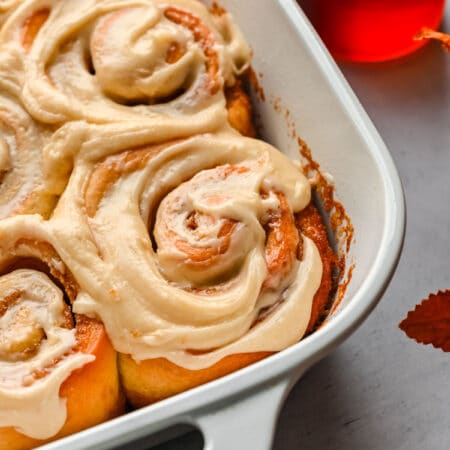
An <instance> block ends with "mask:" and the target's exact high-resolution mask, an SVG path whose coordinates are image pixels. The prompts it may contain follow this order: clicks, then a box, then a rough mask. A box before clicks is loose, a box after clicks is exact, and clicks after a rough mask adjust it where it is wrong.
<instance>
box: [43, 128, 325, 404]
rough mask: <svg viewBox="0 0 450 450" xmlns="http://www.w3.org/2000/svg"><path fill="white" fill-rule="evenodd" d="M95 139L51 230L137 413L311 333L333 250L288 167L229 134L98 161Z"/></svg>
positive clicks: (298, 176) (80, 303) (295, 170)
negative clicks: (117, 354) (114, 354)
mask: <svg viewBox="0 0 450 450" xmlns="http://www.w3.org/2000/svg"><path fill="white" fill-rule="evenodd" d="M106 142H107V141H105V145H106ZM99 145H100V141H99V140H96V141H92V142H91V143H90V146H91V147H93V146H96V153H95V151H94V150H95V149H94V148H90V147H89V145H87V144H86V145H85V147H84V149H83V151H82V152H81V153H80V155H79V157H78V159H77V160H76V164H75V168H74V172H73V174H72V176H71V179H70V182H69V184H68V186H67V188H66V190H65V192H64V194H63V196H62V197H61V200H60V202H59V204H58V207H57V208H56V210H55V213H54V216H53V218H52V223H51V227H52V233H53V236H54V242H55V245H56V246H57V248H58V251H59V252H60V253H61V255H63V258H64V260H65V261H66V263H67V264H68V266H69V267H70V268H71V270H72V271H73V272H74V273H76V274H77V281H78V282H79V283H80V286H81V289H82V291H83V292H82V294H80V295H78V297H77V299H76V300H75V302H74V310H75V311H76V312H77V313H80V314H87V315H90V316H91V315H96V316H98V317H99V318H101V320H102V321H103V323H104V324H105V327H106V329H107V332H108V335H109V336H110V338H111V340H112V342H113V345H114V347H115V348H116V349H117V350H118V351H119V352H120V353H121V356H120V364H121V371H122V381H123V383H124V387H125V390H126V391H127V394H128V398H129V400H130V401H131V402H132V403H133V404H134V405H136V406H138V405H143V404H147V403H150V402H153V401H156V400H159V399H161V398H164V397H167V396H169V395H173V394H175V393H177V392H180V391H182V390H184V389H186V388H189V387H192V386H195V385H197V384H199V383H202V382H205V381H208V380H210V379H213V378H216V377H217V376H220V375H223V374H225V373H228V372H230V371H233V370H236V369H237V368H240V367H243V366H245V365H247V364H249V363H251V362H253V361H256V360H258V359H261V358H263V357H264V356H267V355H268V354H270V353H272V352H276V351H280V350H283V349H284V348H286V347H288V346H289V345H292V344H294V343H296V342H297V341H298V340H300V339H301V337H302V336H303V335H304V334H305V333H306V332H308V331H310V330H311V329H312V326H314V323H312V322H311V320H312V319H311V317H312V315H311V312H312V311H316V312H314V314H313V317H314V318H315V319H314V321H316V319H317V318H318V315H319V314H320V311H322V310H323V307H324V305H325V303H326V302H327V299H328V295H329V291H330V284H331V281H330V280H324V281H323V278H327V277H330V270H331V269H330V267H331V265H332V256H330V255H332V250H331V248H330V246H329V243H328V240H327V238H326V233H325V228H324V226H323V223H322V222H321V220H320V216H318V213H317V210H315V208H313V207H308V205H310V203H311V188H310V184H309V182H308V180H307V179H306V178H305V177H304V175H303V174H302V173H301V170H300V168H299V166H298V165H296V164H294V163H293V162H292V161H291V160H290V159H289V158H287V157H286V156H284V155H283V154H282V153H280V152H279V151H278V150H276V149H274V148H273V147H271V146H270V145H269V144H266V143H264V142H262V141H258V140H255V139H249V138H243V137H241V136H239V135H238V134H237V133H232V132H226V133H221V134H216V135H211V134H206V135H199V136H195V137H192V138H189V139H186V140H178V141H173V142H170V143H166V144H162V145H158V146H147V147H141V148H137V149H132V150H124V151H121V152H116V153H115V154H112V155H111V154H109V155H107V154H108V151H107V150H108V149H103V151H104V153H105V154H106V155H107V156H102V157H98V156H99V154H100V153H99V152H100V150H99V148H98V147H99ZM109 145H112V144H109ZM109 150H110V149H109ZM93 155H95V156H96V158H94V157H93ZM302 212H303V213H302ZM302 214H303V215H302ZM315 220H316V221H317V220H319V221H320V225H321V227H320V226H319V228H317V227H315V226H314V225H313V222H314V221H315ZM67 223H71V224H72V228H71V229H70V231H68V228H67ZM310 226H312V227H313V228H314V229H316V228H317V231H316V233H315V234H314V233H312V232H311V230H310V229H309V227H310ZM316 242H317V243H318V244H319V243H320V242H321V244H323V245H316ZM321 286H324V288H323V289H321ZM319 292H320V294H319V295H316V293H319Z"/></svg>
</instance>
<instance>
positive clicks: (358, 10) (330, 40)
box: [298, 0, 445, 61]
mask: <svg viewBox="0 0 450 450" xmlns="http://www.w3.org/2000/svg"><path fill="white" fill-rule="evenodd" d="M298 3H299V4H300V6H301V7H302V8H303V10H304V11H305V13H306V14H307V16H308V17H309V19H310V20H311V22H312V24H313V25H314V27H315V28H316V30H317V31H318V33H319V35H320V36H321V38H322V39H323V41H324V42H325V45H326V46H327V47H328V49H329V50H330V52H331V53H332V54H333V56H334V57H336V58H338V59H343V60H350V61H386V60H389V59H394V58H398V57H400V56H403V55H406V54H408V53H410V52H412V51H414V50H416V49H418V48H419V47H421V46H422V45H424V44H425V42H426V41H416V40H414V39H413V37H414V36H415V35H416V34H417V33H418V32H419V31H420V30H421V28H422V27H428V28H431V29H437V28H438V27H439V24H440V23H441V20H442V16H443V12H444V5H445V0H298Z"/></svg>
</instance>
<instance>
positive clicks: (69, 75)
mask: <svg viewBox="0 0 450 450" xmlns="http://www.w3.org/2000/svg"><path fill="white" fill-rule="evenodd" d="M0 41H1V42H3V43H6V44H7V45H8V46H9V48H10V50H11V51H16V52H21V54H22V56H23V58H24V59H26V61H27V63H26V65H25V74H24V81H23V92H22V101H23V103H24V104H25V105H26V108H27V109H28V110H29V111H30V113H31V114H32V116H33V117H34V118H36V119H37V120H39V121H41V122H44V123H56V124H61V123H64V122H67V121H71V120H77V119H82V120H87V121H89V122H91V123H92V122H93V123H109V122H118V121H124V120H127V121H130V120H137V121H139V122H140V123H141V126H146V124H147V123H148V122H150V121H151V122H152V123H154V122H155V121H156V122H157V123H159V125H160V127H162V128H164V127H166V128H167V127H169V128H170V129H171V130H172V132H173V137H181V136H187V135H192V134H195V133H201V132H205V131H211V130H214V129H215V128H217V127H220V126H221V125H222V124H223V122H224V121H226V117H227V111H226V108H225V95H224V91H225V90H226V89H227V88H228V87H231V86H234V87H235V88H236V87H237V88H238V87H239V85H236V77H237V76H239V74H241V73H242V72H243V71H244V70H245V69H246V68H247V67H248V64H249V60H250V54H251V52H250V48H249V46H248V45H247V43H246V42H245V40H244V38H243V37H242V34H241V33H240V31H239V30H238V28H237V27H236V25H235V24H234V22H233V20H232V19H231V16H230V15H229V14H220V15H218V14H214V13H212V12H209V11H208V10H207V8H206V7H205V6H204V5H203V4H202V3H201V2H199V1H197V0H171V1H167V0H123V1H121V2H118V1H116V0H102V1H98V0H65V1H58V0H46V1H43V0H34V1H31V0H30V1H27V2H26V3H25V4H24V5H22V7H21V8H19V9H18V10H17V11H16V12H15V14H14V15H13V16H12V17H10V19H9V20H8V21H7V23H6V24H5V26H4V28H3V31H2V33H1V39H0ZM11 70H14V67H11ZM242 92H243V91H242V90H241V93H242ZM230 95H233V94H232V93H230Z"/></svg>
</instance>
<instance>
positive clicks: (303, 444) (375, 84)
mask: <svg viewBox="0 0 450 450" xmlns="http://www.w3.org/2000/svg"><path fill="white" fill-rule="evenodd" d="M449 24H450V11H449V10H448V11H447V23H446V25H444V29H447V30H450V26H449ZM341 69H342V71H343V72H344V75H345V76H346V78H347V79H348V81H349V83H350V85H351V86H352V87H353V89H354V91H355V92H356V94H357V96H358V97H359V99H360V101H361V103H362V104H363V106H364V107H365V108H366V110H367V112H368V113H369V115H370V117H371V118H372V120H373V122H374V123H375V126H376V127H377V128H378V130H379V132H380V134H381V136H382V137H383V138H384V140H385V142H386V144H387V146H388V147H389V149H390V150H391V153H392V155H393V158H394V160H395V162H396V164H397V167H398V170H399V172H400V176H401V178H402V180H403V184H404V188H405V193H406V200H407V208H408V216H407V217H408V219H407V220H408V225H407V233H406V241H405V247H404V251H403V255H402V258H401V260H400V264H399V266H398V270H397V273H396V275H395V277H394V279H393V281H392V283H391V285H390V287H389V288H388V290H387V291H386V294H385V295H384V298H383V299H382V301H381V303H380V304H379V306H378V307H377V309H376V310H375V311H374V312H373V313H372V315H371V316H370V317H369V319H368V320H367V321H366V322H365V323H364V324H363V325H362V326H361V328H360V329H359V330H358V331H357V332H356V333H355V334H353V335H352V336H351V337H350V339H348V340H347V341H346V342H345V343H344V344H343V345H342V346H341V347H339V349H338V350H336V351H335V352H334V353H333V354H332V355H331V356H329V357H328V358H326V359H325V360H323V361H322V362H321V363H319V364H317V365H316V366H315V367H314V368H312V369H311V370H310V371H309V372H308V373H307V374H306V375H305V377H304V378H303V379H302V380H300V381H299V382H298V383H297V385H296V386H295V387H294V389H293V390H292V392H291V394H290V396H289V397H288V399H287V401H286V404H285V406H284V408H283V410H282V412H281V416H280V419H279V422H278V426H277V432H276V436H275V443H274V450H294V449H296V450H298V449H302V450H309V449H315V450H317V449H320V450H322V449H336V450H356V449H358V450H359V449H364V450H371V449H373V450H381V449H389V450H390V449H395V450H415V449H425V450H438V449H439V450H441V449H446V448H450V414H449V404H450V354H446V353H443V352H441V351H439V350H435V349H434V348H432V347H430V346H427V347H425V346H420V345H418V344H416V343H415V342H414V341H412V340H409V339H408V338H407V337H406V336H405V335H404V334H403V333H402V332H401V331H400V330H399V329H398V323H399V322H400V321H401V320H402V319H403V318H404V317H405V316H406V313H407V312H408V310H410V309H412V308H413V307H414V305H415V304H416V303H418V302H419V301H420V300H421V299H422V298H425V297H427V296H428V294H429V293H430V292H435V291H437V290H439V289H446V288H450V239H448V237H447V235H448V232H449V230H450V126H449V125H450V54H446V53H445V52H444V51H443V50H442V49H441V48H440V47H439V46H438V45H436V44H434V45H433V44H431V45H427V46H426V47H425V48H424V49H422V50H420V51H418V52H416V53H415V54H413V55H411V56H409V57H406V58H403V59H401V60H398V61H394V62H390V63H383V64H376V65H356V64H355V65H353V64H342V65H341ZM199 448H201V437H200V435H199V433H190V434H188V435H186V436H184V437H182V438H179V439H177V440H176V441H172V442H170V443H167V444H164V445H160V446H158V447H155V449H156V450H176V449H185V450H194V449H199Z"/></svg>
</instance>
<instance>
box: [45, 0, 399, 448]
mask: <svg viewBox="0 0 450 450" xmlns="http://www.w3.org/2000/svg"><path fill="white" fill-rule="evenodd" d="M221 4H222V5H223V6H224V7H226V8H227V9H228V10H229V11H230V12H231V13H233V15H234V16H235V18H236V19H237V21H238V22H239V24H240V25H241V27H242V29H243V31H244V33H245V35H246V36H247V38H248V39H249V41H250V42H251V44H252V47H253V49H254V68H255V69H256V72H258V73H262V74H263V77H262V80H261V81H262V85H263V87H264V91H265V93H266V99H267V100H266V102H262V103H260V104H259V113H260V115H261V118H262V121H263V124H264V133H265V137H266V138H267V139H268V140H269V141H270V142H271V143H273V144H275V145H276V146H277V147H278V148H280V149H282V150H283V151H286V153H288V154H289V155H290V156H292V157H297V156H298V155H297V154H298V145H297V143H296V140H295V139H293V138H292V135H291V128H292V121H294V122H295V124H296V130H297V132H298V134H299V135H300V136H302V138H303V139H305V140H306V142H307V143H308V144H309V146H310V147H311V148H312V149H313V154H314V158H315V159H316V160H318V161H319V162H320V164H321V166H322V169H323V170H324V171H327V172H330V173H332V174H333V177H334V181H335V185H336V191H337V195H338V197H339V199H340V200H341V201H342V203H343V204H344V205H345V207H346V209H347V212H348V214H349V215H350V217H351V219H352V222H353V225H354V227H355V240H354V242H353V245H352V250H351V252H350V254H349V256H348V258H349V262H354V263H355V265H356V268H355V270H354V273H353V278H352V280H351V283H350V284H349V286H348V289H347V293H346V296H345V298H344V300H343V302H342V304H341V306H340V308H339V310H338V311H337V313H336V314H335V315H334V316H333V317H332V319H331V320H330V321H329V323H328V324H327V325H326V326H325V327H323V328H321V329H320V330H319V331H317V332H316V333H314V334H313V335H311V336H309V337H307V338H306V339H304V340H303V341H301V342H299V343H298V344H297V345H295V346H293V347H291V348H289V349H287V350H285V351H283V352H281V353H279V354H276V355H274V356H272V357H270V358H268V359H266V360H264V361H262V362H259V363H257V364H255V365H253V366H251V367H248V368H246V369H244V370H241V371H239V372H236V373H234V374H232V375H229V376H227V377H224V378H222V379H219V380H217V381H214V382H212V383H209V384H207V385H205V386H201V387H199V388H196V389H193V390H191V391H188V392H186V393H184V394H181V395H178V396H176V397H174V398H171V399H168V400H165V401H162V402H160V403H157V404H155V405H153V406H149V407H147V408H143V409H141V410H138V411H135V412H132V413H130V414H127V415H125V416H122V417H120V418H118V419H115V420H113V421H110V422H108V423H105V424H103V425H100V426H97V427H94V428H91V429H89V430H86V431H84V432H81V433H78V434H76V435H73V436H71V437H68V438H66V439H63V440H60V441H57V442H54V443H52V444H49V445H47V446H45V448H46V449H48V450H50V449H55V450H56V449H66V448H71V449H82V448H83V449H84V448H95V449H104V448H111V447H115V446H119V445H122V444H124V443H127V442H132V441H133V440H135V439H138V438H141V437H142V436H145V435H148V434H151V433H154V432H156V431H158V430H162V429H165V428H167V427H169V426H172V425H177V424H183V423H188V424H193V425H194V426H196V427H198V428H200V429H201V431H202V433H203V434H204V437H205V448H207V449H209V450H212V449H214V450H225V449H231V448H233V449H235V450H238V449H257V450H264V449H268V448H270V445H271V442H272V436H273V427H274V423H275V420H276V417H277V414H278V411H279V408H280V405H281V403H282V400H283V399H284V397H285V395H286V394H287V392H288V390H289V388H290V387H291V386H292V385H293V383H294V382H296V381H297V380H298V378H299V377H300V376H301V375H302V374H303V373H304V372H305V371H306V370H307V369H308V368H309V367H310V366H311V365H312V364H314V363H315V362H317V361H318V360H319V359H321V358H323V357H324V356H325V355H326V354H327V353H329V352H330V351H331V350H332V349H333V348H334V347H336V346H337V345H338V344H339V343H340V342H342V341H343V340H344V339H345V338H346V337H347V336H348V335H349V334H350V333H351V332H352V331H354V330H355V328H356V327H357V326H358V325H359V324H360V323H361V322H362V320H363V319H364V318H365V317H366V316H367V315H368V314H369V312H370V311H371V310H372V308H373V307H374V306H375V304H376V303H377V301H378V299H379V298H380V296H381V295H382V293H383V291H384V289H385V288H386V285H387V283H388V282H389V280H390V278H391V276H392V274H393V272H394V269H395V266H396V263H397V259H398V257H399V254H400V250H401V246H402V241H403V235H404V213H405V210H404V201H403V194H402V188H401V184H400V180H399V177H398V175H397V172H396V169H395V167H394V165H393V162H392V160H391V157H390V155H389V152H388V150H387V149H386V147H385V145H384V143H383V142H382V140H381V138H380V137H379V135H378V133H377V132H376V130H375V128H374V127H373V125H372V123H371V122H370V120H369V118H368V117H367V115H366V113H365V112H364V111H363V109H362V108H361V106H360V104H359V102H358V100H357V99H356V97H355V96H354V94H353V93H352V91H351V89H350V88H349V87H348V85H347V83H346V82H345V80H344V79H343V77H342V75H341V74H340V72H339V70H338V68H337V67H336V65H335V64H334V63H333V61H332V59H331V58H330V56H329V55H328V53H327V52H326V50H325V49H324V47H323V45H322V44H321V42H320V41H319V39H318V37H317V35H316V34H315V33H314V31H313V30H312V28H311V26H310V25H309V23H308V22H307V20H306V19H305V17H304V15H303V14H302V12H301V11H300V9H299V7H298V6H297V4H296V2H295V1H294V0H245V1H242V0H223V1H221ZM271 99H272V100H277V99H278V100H279V101H281V104H282V105H283V106H284V107H286V108H287V109H288V110H289V112H290V118H289V121H287V120H286V117H285V114H282V113H281V114H280V112H279V111H278V112H277V111H275V108H274V107H273V105H272V104H271V103H273V102H271ZM130 448H132V445H130Z"/></svg>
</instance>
